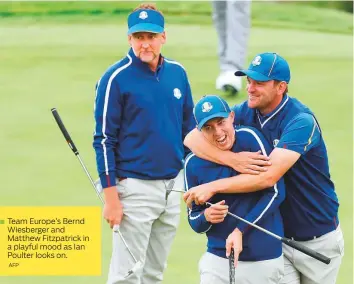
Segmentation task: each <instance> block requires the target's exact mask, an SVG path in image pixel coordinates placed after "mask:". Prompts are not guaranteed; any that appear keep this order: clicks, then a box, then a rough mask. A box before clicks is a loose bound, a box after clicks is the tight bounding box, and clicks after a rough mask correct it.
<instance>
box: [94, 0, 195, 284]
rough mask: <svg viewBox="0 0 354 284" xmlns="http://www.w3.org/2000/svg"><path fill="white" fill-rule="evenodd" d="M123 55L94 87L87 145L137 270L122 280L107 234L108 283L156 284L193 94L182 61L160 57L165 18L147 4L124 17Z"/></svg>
mask: <svg viewBox="0 0 354 284" xmlns="http://www.w3.org/2000/svg"><path fill="white" fill-rule="evenodd" d="M128 42H129V44H130V46H131V48H130V50H129V51H128V54H127V55H126V57H124V58H123V59H121V60H120V61H119V62H117V63H115V64H113V65H112V66H111V67H109V68H108V70H107V71H106V72H105V73H104V74H103V76H102V77H101V79H100V80H99V81H98V83H97V85H96V101H95V121H96V126H95V133H94V142H93V145H94V148H95V151H96V159H97V168H98V173H99V177H100V182H101V184H102V187H103V192H104V198H105V206H104V209H103V216H104V218H105V219H106V220H107V222H108V223H109V225H110V226H111V228H112V227H113V226H115V225H120V231H121V233H122V235H123V236H124V238H125V239H126V240H127V245H128V247H129V248H130V249H131V251H132V253H133V254H134V255H135V256H136V258H139V260H141V261H142V262H143V268H142V269H140V270H138V271H136V272H135V273H133V274H132V275H130V276H129V277H128V278H126V279H124V280H123V278H124V277H125V276H126V274H127V272H128V271H129V269H131V268H132V267H133V266H134V260H133V259H132V256H131V255H130V254H129V253H128V251H127V249H126V247H125V245H124V244H123V242H122V240H121V238H120V237H119V235H118V234H117V233H115V232H113V252H112V258H111V264H110V270H109V276H108V282H107V283H136V284H138V283H144V284H156V283H160V282H161V281H162V278H163V271H164V269H165V267H166V261H167V256H168V253H169V250H170V248H171V244H172V241H173V239H174V237H175V234H176V229H177V226H178V224H179V215H180V198H181V197H180V195H179V194H178V193H171V194H170V195H169V196H167V194H166V189H170V188H171V186H172V185H173V184H174V187H175V188H178V189H181V188H183V187H184V183H183V172H182V171H181V170H182V169H183V161H184V157H185V154H186V153H185V148H184V146H183V139H184V137H185V135H186V134H187V133H188V132H189V131H191V130H192V128H194V127H195V121H194V119H193V113H192V112H193V100H192V95H191V90H190V85H189V82H188V78H187V74H186V71H185V70H184V68H183V67H182V65H181V64H180V63H178V62H176V61H173V60H170V59H167V58H165V57H164V56H162V55H161V49H162V46H163V45H164V44H165V42H166V33H165V31H164V17H163V15H162V13H161V12H160V11H159V10H157V9H156V7H155V6H154V5H152V4H141V5H139V6H138V7H137V8H136V9H135V10H134V11H133V12H132V13H131V14H130V15H129V17H128Z"/></svg>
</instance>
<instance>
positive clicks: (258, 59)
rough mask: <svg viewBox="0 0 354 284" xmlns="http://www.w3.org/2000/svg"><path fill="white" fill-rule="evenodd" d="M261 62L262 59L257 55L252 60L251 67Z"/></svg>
mask: <svg viewBox="0 0 354 284" xmlns="http://www.w3.org/2000/svg"><path fill="white" fill-rule="evenodd" d="M261 62H262V57H260V56H259V55H257V56H256V57H255V58H254V59H253V61H252V65H253V66H256V65H259V64H261Z"/></svg>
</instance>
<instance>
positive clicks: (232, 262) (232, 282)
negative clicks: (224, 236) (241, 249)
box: [229, 248, 235, 284]
mask: <svg viewBox="0 0 354 284" xmlns="http://www.w3.org/2000/svg"><path fill="white" fill-rule="evenodd" d="M229 279H230V284H235V252H234V249H233V248H231V253H230V255H229Z"/></svg>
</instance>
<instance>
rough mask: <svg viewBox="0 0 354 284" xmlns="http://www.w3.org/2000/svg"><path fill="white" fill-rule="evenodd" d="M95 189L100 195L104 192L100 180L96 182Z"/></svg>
mask: <svg viewBox="0 0 354 284" xmlns="http://www.w3.org/2000/svg"><path fill="white" fill-rule="evenodd" d="M95 187H96V189H97V191H98V192H99V193H101V192H102V191H103V188H102V184H101V180H100V179H97V180H95Z"/></svg>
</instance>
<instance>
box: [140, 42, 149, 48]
mask: <svg viewBox="0 0 354 284" xmlns="http://www.w3.org/2000/svg"><path fill="white" fill-rule="evenodd" d="M141 46H142V47H143V48H148V47H149V43H148V42H147V41H144V42H143V43H142V45H141Z"/></svg>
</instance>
